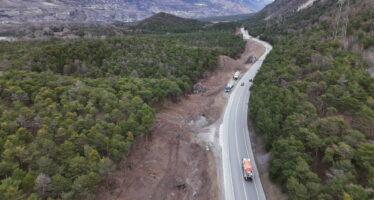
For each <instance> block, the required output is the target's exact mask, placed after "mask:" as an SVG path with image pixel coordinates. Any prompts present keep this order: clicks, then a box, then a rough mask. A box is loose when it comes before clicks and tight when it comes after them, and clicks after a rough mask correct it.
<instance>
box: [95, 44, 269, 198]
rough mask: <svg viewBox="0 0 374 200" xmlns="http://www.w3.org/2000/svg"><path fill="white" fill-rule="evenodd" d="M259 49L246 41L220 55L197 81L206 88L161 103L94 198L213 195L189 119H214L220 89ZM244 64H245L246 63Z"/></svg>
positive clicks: (208, 167) (212, 172) (212, 170)
mask: <svg viewBox="0 0 374 200" xmlns="http://www.w3.org/2000/svg"><path fill="white" fill-rule="evenodd" d="M263 52H264V48H263V47H262V46H260V45H259V44H257V43H255V42H252V41H248V42H247V45H246V50H245V52H244V53H243V55H242V57H241V58H240V59H238V60H233V59H231V58H229V57H227V56H220V58H219V59H220V67H219V68H218V69H217V70H215V71H213V72H207V73H206V74H205V76H204V77H206V78H205V79H203V80H202V81H201V82H200V83H199V84H201V85H202V86H203V87H204V88H205V89H206V91H205V92H204V93H201V94H191V95H188V96H187V97H186V98H184V99H182V100H181V101H179V102H178V103H171V102H166V103H165V104H164V105H163V108H162V109H160V110H159V111H158V112H157V116H156V121H157V125H156V127H155V129H154V131H153V133H152V134H151V135H144V136H142V137H141V138H139V139H138V140H137V142H136V144H135V145H134V146H133V148H132V150H131V152H130V155H129V157H128V159H127V160H124V161H123V162H122V163H121V165H120V166H119V167H118V168H117V169H116V170H115V172H114V173H113V174H112V176H111V178H110V179H109V180H108V181H107V182H105V183H104V184H103V186H102V187H101V188H99V189H98V197H97V198H96V199H97V200H148V199H149V200H171V199H178V200H184V199H185V200H193V199H196V200H197V199H198V200H208V199H219V195H220V193H219V186H218V183H217V177H216V176H217V169H216V164H215V160H214V157H213V155H212V153H211V152H210V151H207V150H206V147H205V145H204V142H202V141H201V140H200V139H198V137H197V133H199V131H200V130H201V129H202V128H203V127H196V126H195V124H197V123H193V122H194V120H196V119H198V118H201V116H204V119H205V117H206V123H205V124H204V123H203V124H204V126H208V125H209V124H212V123H213V122H215V121H217V120H218V119H219V118H220V116H221V114H222V111H223V109H224V106H225V104H226V97H225V95H223V88H224V86H225V84H226V83H227V81H228V80H229V79H230V78H231V76H232V74H233V73H234V72H235V71H236V70H246V69H245V65H244V64H243V63H244V62H245V61H246V60H247V59H248V57H249V56H256V57H259V56H260V55H261V54H262V53H263ZM247 67H249V66H247Z"/></svg>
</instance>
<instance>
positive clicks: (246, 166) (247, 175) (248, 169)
mask: <svg viewBox="0 0 374 200" xmlns="http://www.w3.org/2000/svg"><path fill="white" fill-rule="evenodd" d="M242 169H243V176H244V179H245V180H246V181H250V180H252V177H253V168H252V163H251V159H249V158H243V160H242Z"/></svg>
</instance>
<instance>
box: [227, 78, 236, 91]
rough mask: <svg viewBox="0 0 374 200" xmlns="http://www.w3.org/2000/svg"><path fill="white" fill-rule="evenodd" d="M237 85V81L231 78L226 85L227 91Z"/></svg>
mask: <svg viewBox="0 0 374 200" xmlns="http://www.w3.org/2000/svg"><path fill="white" fill-rule="evenodd" d="M234 85H235V81H234V80H230V81H229V82H228V83H227V85H226V86H225V92H230V91H231V89H232V88H233V87H234Z"/></svg>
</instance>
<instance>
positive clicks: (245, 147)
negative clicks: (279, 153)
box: [220, 29, 272, 200]
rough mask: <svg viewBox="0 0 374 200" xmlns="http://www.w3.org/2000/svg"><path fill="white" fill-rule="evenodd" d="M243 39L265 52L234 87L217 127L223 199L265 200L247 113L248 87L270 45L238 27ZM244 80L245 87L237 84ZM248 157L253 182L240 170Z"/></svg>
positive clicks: (269, 49)
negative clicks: (253, 41) (220, 150)
mask: <svg viewBox="0 0 374 200" xmlns="http://www.w3.org/2000/svg"><path fill="white" fill-rule="evenodd" d="M241 32H242V33H243V38H244V39H245V40H248V39H253V40H255V41H256V42H259V43H260V44H262V45H263V46H264V47H265V49H266V50H265V53H264V54H263V55H262V56H261V57H260V58H259V59H258V60H257V62H256V63H254V64H253V65H252V67H251V68H250V69H249V70H248V71H247V72H246V73H245V74H244V75H243V76H242V77H241V79H240V80H239V81H238V82H237V84H236V86H235V87H234V89H233V91H232V93H231V95H230V99H229V102H228V104H227V107H226V110H225V114H224V118H223V123H222V124H221V127H220V143H221V146H222V165H223V166H222V168H223V187H224V197H225V198H224V199H225V200H249V199H250V200H266V197H265V193H264V189H263V188H262V184H261V180H260V177H259V174H258V173H257V172H258V170H257V166H256V163H255V159H254V156H253V152H252V146H251V141H250V137H249V131H248V125H247V116H248V103H249V96H250V91H249V89H250V87H251V85H252V83H250V82H249V80H250V79H253V78H254V77H255V75H256V73H257V71H258V70H259V69H260V67H261V65H262V63H263V61H264V59H265V58H266V56H267V54H268V53H269V52H270V51H271V50H272V46H271V45H270V44H268V43H266V42H263V41H260V40H258V39H256V38H252V37H251V36H249V34H248V32H247V31H245V30H244V29H241ZM242 82H244V83H245V84H244V86H240V84H241V83H242ZM244 157H247V158H250V159H251V160H252V165H253V170H254V177H253V180H252V181H245V180H244V178H243V174H242V170H241V159H242V158H244Z"/></svg>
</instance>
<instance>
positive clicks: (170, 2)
mask: <svg viewBox="0 0 374 200" xmlns="http://www.w3.org/2000/svg"><path fill="white" fill-rule="evenodd" d="M272 1H273V0H247V1H243V0H201V1H200V0H143V1H140V0H112V1H108V0H82V1H73V0H34V1H25V0H12V1H10V0H0V25H4V24H5V25H6V24H24V23H83V22H85V23H86V22H90V23H94V22H113V21H126V22H131V21H137V20H141V19H144V18H147V17H149V16H151V15H153V14H155V13H159V12H168V13H171V14H174V15H177V16H181V17H188V18H202V17H211V16H223V15H232V14H245V13H252V12H255V11H258V10H259V9H261V8H263V7H264V6H265V5H266V4H268V3H270V2H272Z"/></svg>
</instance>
